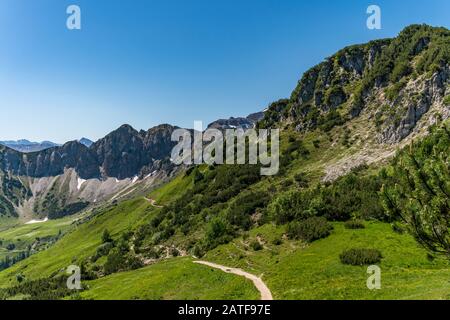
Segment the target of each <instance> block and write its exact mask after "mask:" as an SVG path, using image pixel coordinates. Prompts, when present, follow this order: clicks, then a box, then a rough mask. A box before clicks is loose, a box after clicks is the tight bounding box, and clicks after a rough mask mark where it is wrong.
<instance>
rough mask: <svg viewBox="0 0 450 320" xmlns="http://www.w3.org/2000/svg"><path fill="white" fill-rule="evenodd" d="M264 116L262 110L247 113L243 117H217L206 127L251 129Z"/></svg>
mask: <svg viewBox="0 0 450 320" xmlns="http://www.w3.org/2000/svg"><path fill="white" fill-rule="evenodd" d="M263 118H264V112H257V113H252V114H250V115H248V116H247V117H245V118H242V117H240V118H233V117H231V118H228V119H219V120H216V121H214V122H212V123H210V124H209V125H208V128H212V129H219V130H225V129H234V128H242V129H244V130H246V129H251V128H253V127H255V125H256V123H257V122H258V121H260V120H262V119H263Z"/></svg>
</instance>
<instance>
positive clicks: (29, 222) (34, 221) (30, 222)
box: [25, 218, 48, 224]
mask: <svg viewBox="0 0 450 320" xmlns="http://www.w3.org/2000/svg"><path fill="white" fill-rule="evenodd" d="M47 221H48V218H45V219H44V220H30V221H28V222H27V223H25V224H35V223H42V222H47Z"/></svg>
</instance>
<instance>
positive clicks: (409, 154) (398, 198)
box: [381, 123, 450, 257]
mask: <svg viewBox="0 0 450 320" xmlns="http://www.w3.org/2000/svg"><path fill="white" fill-rule="evenodd" d="M448 124H449V123H447V125H444V126H442V128H440V129H436V130H435V131H434V132H433V133H432V134H431V135H430V136H428V137H427V138H425V139H424V140H423V141H421V142H420V143H415V144H412V145H411V147H410V148H409V150H407V151H403V152H402V153H400V154H399V155H398V156H397V157H396V159H395V160H394V165H393V167H392V168H391V174H390V176H389V177H388V181H389V182H388V183H387V184H385V185H384V186H383V188H382V190H381V197H382V200H383V205H384V207H385V209H386V210H387V211H388V212H389V213H390V214H391V215H392V216H394V217H396V218H399V219H401V220H402V221H403V222H404V223H405V224H406V226H407V228H408V230H409V232H410V233H411V234H412V235H413V236H414V237H415V238H416V240H417V241H418V242H419V243H420V244H421V245H422V246H424V247H425V248H426V249H428V250H429V251H431V252H433V253H438V254H444V255H447V256H448V257H450V132H449V128H448Z"/></svg>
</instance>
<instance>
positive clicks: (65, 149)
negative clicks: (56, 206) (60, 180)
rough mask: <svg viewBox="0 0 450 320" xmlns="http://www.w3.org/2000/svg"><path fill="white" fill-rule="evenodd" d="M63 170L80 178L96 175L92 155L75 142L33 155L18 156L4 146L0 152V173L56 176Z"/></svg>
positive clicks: (16, 152) (95, 166)
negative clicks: (73, 172)
mask: <svg viewBox="0 0 450 320" xmlns="http://www.w3.org/2000/svg"><path fill="white" fill-rule="evenodd" d="M64 168H74V169H76V170H77V172H78V173H79V175H80V177H83V178H91V177H98V176H99V174H100V171H99V167H98V161H97V158H96V155H95V154H94V153H93V152H92V151H90V150H89V149H88V148H87V147H86V146H84V145H82V144H80V143H79V142H76V141H71V142H68V143H66V144H64V145H63V146H61V147H53V148H50V149H46V150H43V151H39V152H33V153H21V152H18V151H15V150H12V149H10V148H6V147H4V148H3V150H2V149H0V170H3V171H5V172H9V173H11V174H14V175H18V176H29V177H44V176H57V175H60V174H62V173H63V172H64Z"/></svg>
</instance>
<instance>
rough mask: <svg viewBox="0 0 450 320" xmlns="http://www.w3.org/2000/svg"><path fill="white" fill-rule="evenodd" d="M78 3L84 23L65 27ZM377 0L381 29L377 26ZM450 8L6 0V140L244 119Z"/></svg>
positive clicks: (440, 1)
mask: <svg viewBox="0 0 450 320" xmlns="http://www.w3.org/2000/svg"><path fill="white" fill-rule="evenodd" d="M70 4H76V5H79V6H80V7H81V11H82V29H81V30H75V31H69V30H68V29H67V28H66V19H67V17H68V15H67V14H66V8H67V6H68V5H70ZM370 4H377V5H379V6H380V7H381V10H382V29H381V30H368V29H367V28H366V19H367V17H368V15H367V14H366V9H367V7H368V6H369V5H370ZM449 16H450V1H448V0H424V1H418V0H409V1H397V0H390V1H388V0H386V1H379V0H373V1H365V0H347V1H345V0H343V1H335V0H329V1H325V0H314V1H301V0H179V1H175V0H127V1H125V0H70V1H67V0H0V114H1V125H0V140H7V139H19V138H26V139H30V140H37V141H41V140H52V141H55V142H59V143H61V142H65V141H68V140H73V139H78V138H81V137H82V136H86V137H88V138H90V139H93V140H96V139H98V138H101V137H102V136H104V135H105V134H107V133H108V132H110V131H112V130H114V129H115V128H117V127H118V126H120V125H121V124H123V123H128V124H130V125H132V126H133V127H135V128H136V129H148V128H150V127H152V126H154V125H157V124H160V123H170V124H174V125H178V126H182V127H192V126H193V121H194V120H202V121H204V123H205V124H207V123H209V122H211V121H213V120H215V119H218V118H224V117H230V116H245V115H247V114H249V113H251V112H256V111H260V110H262V109H264V108H265V107H266V106H267V105H268V104H269V103H270V102H272V101H275V100H277V99H279V98H283V97H288V96H289V95H290V93H291V91H292V90H293V88H294V87H295V85H296V83H297V81H298V79H299V78H300V77H301V75H302V73H303V72H304V71H306V70H307V69H308V68H310V67H312V66H313V65H315V64H317V63H319V62H321V61H322V60H323V59H324V58H325V57H327V56H330V55H331V54H333V53H334V52H335V51H337V50H339V49H340V48H342V47H344V46H347V45H350V44H355V43H364V42H367V41H369V40H372V39H377V38H385V37H393V36H395V35H396V34H398V32H399V31H400V30H401V29H403V28H404V27H405V26H407V25H409V24H412V23H427V24H430V25H434V26H445V27H447V28H449Z"/></svg>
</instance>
